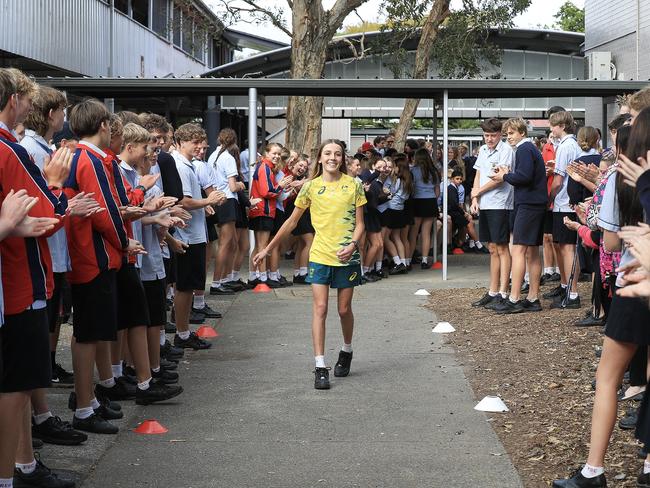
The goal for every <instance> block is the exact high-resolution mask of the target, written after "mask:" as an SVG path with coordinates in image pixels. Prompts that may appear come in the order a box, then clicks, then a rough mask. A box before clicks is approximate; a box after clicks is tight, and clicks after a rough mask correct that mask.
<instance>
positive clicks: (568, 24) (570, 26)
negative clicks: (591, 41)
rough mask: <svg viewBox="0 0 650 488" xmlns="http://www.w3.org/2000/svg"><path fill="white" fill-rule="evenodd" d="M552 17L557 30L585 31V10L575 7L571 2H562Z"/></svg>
mask: <svg viewBox="0 0 650 488" xmlns="http://www.w3.org/2000/svg"><path fill="white" fill-rule="evenodd" d="M553 17H554V18H555V19H556V22H555V27H556V28H558V29H561V30H564V31H570V32H584V31H585V9H584V8H578V7H576V6H575V5H574V4H573V2H570V1H567V2H564V5H562V6H561V7H560V10H558V11H557V13H556V14H555V15H554V16H553Z"/></svg>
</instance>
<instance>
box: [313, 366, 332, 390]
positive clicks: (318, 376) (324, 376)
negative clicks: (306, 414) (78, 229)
mask: <svg viewBox="0 0 650 488" xmlns="http://www.w3.org/2000/svg"><path fill="white" fill-rule="evenodd" d="M329 370H330V368H315V369H314V376H315V377H314V388H316V389H317V390H329V389H330V372H329Z"/></svg>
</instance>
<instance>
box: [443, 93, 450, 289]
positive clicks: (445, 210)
mask: <svg viewBox="0 0 650 488" xmlns="http://www.w3.org/2000/svg"><path fill="white" fill-rule="evenodd" d="M448 110H449V90H445V92H444V95H443V100H442V181H443V182H444V183H443V185H442V279H443V280H444V281H446V280H447V245H448V244H449V243H448V242H447V240H448V239H447V230H448V229H447V227H448V225H447V215H448V210H449V209H448V202H447V186H448V185H449V178H448V176H447V170H448V168H449V160H448V157H447V145H448V144H449V117H448V115H447V111H448Z"/></svg>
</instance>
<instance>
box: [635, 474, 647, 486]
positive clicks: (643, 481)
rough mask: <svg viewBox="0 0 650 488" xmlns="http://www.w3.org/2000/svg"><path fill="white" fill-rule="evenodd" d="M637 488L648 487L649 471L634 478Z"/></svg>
mask: <svg viewBox="0 0 650 488" xmlns="http://www.w3.org/2000/svg"><path fill="white" fill-rule="evenodd" d="M636 486H637V488H650V473H643V472H641V474H640V475H639V476H638V478H637V479H636Z"/></svg>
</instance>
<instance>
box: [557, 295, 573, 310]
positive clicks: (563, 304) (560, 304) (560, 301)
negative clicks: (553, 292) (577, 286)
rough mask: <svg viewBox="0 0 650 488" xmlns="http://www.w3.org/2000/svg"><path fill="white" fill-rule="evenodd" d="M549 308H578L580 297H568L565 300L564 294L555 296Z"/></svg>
mask: <svg viewBox="0 0 650 488" xmlns="http://www.w3.org/2000/svg"><path fill="white" fill-rule="evenodd" d="M551 308H574V309H575V308H580V297H575V298H568V299H566V300H565V298H564V296H558V297H555V299H554V300H553V303H551Z"/></svg>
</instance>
